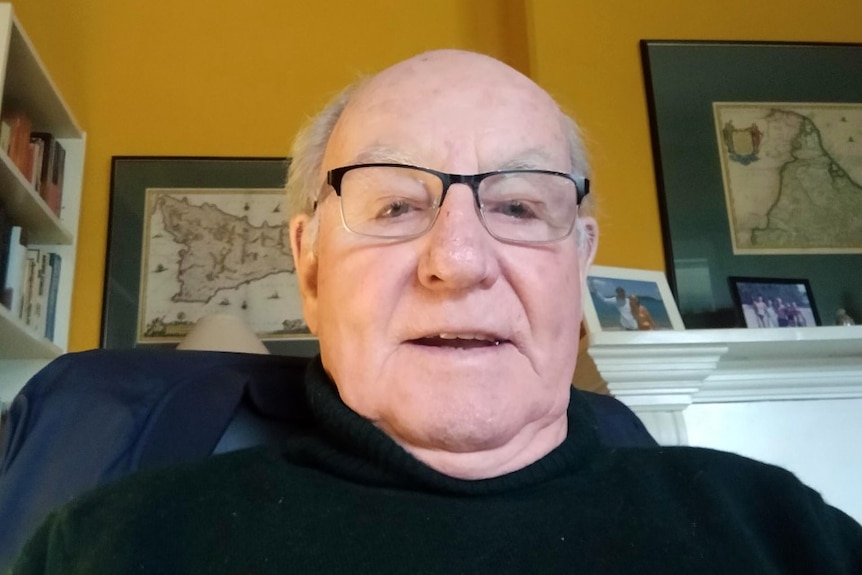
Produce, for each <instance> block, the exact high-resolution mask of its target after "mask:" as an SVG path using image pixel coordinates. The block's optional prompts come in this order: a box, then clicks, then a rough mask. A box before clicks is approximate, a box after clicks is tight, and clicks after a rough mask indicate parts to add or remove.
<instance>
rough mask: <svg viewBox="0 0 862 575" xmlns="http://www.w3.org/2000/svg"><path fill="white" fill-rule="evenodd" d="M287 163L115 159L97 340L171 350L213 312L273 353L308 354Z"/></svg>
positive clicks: (270, 160)
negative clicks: (234, 319)
mask: <svg viewBox="0 0 862 575" xmlns="http://www.w3.org/2000/svg"><path fill="white" fill-rule="evenodd" d="M288 165H289V161H288V160H287V159H286V158H198V157H192V158H189V157H160V158H154V157H114V158H113V163H112V170H111V208H110V227H109V243H108V260H107V265H106V277H105V298H104V309H103V318H102V347H106V348H125V347H140V346H171V347H173V346H176V345H177V343H178V342H179V341H181V340H182V338H183V337H184V336H185V335H186V334H187V333H188V332H189V331H190V330H191V328H192V327H193V326H194V325H195V322H196V321H197V320H198V319H200V318H202V317H204V316H207V315H211V314H216V313H218V314H228V315H235V316H238V317H241V318H242V319H243V320H244V321H245V323H246V324H247V325H249V326H250V327H251V328H252V330H253V331H254V332H255V333H256V334H257V335H258V337H260V338H261V339H262V340H263V341H264V344H265V345H266V346H267V347H268V348H269V349H270V351H273V352H276V353H286V354H295V355H308V354H309V353H314V352H315V351H316V341H314V340H313V338H312V336H311V335H310V334H309V332H308V329H307V327H306V326H305V323H304V321H303V319H302V310H301V305H300V302H299V297H298V292H297V286H296V278H295V273H294V267H293V258H292V255H291V253H290V241H289V238H288V235H287V222H286V218H285V214H284V211H283V209H282V206H283V201H284V182H285V178H286V175H287V169H288ZM303 340H307V341H303Z"/></svg>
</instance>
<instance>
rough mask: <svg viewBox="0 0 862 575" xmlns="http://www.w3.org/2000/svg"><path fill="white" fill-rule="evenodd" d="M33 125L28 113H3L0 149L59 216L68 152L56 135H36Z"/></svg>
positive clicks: (15, 111)
mask: <svg viewBox="0 0 862 575" xmlns="http://www.w3.org/2000/svg"><path fill="white" fill-rule="evenodd" d="M32 126H33V124H32V122H31V121H30V118H29V116H28V115H27V114H26V113H25V112H23V111H21V110H15V109H5V108H4V110H3V112H2V114H0V150H3V152H4V153H5V154H6V155H7V156H9V159H10V160H11V161H12V163H13V164H14V165H15V166H16V167H17V168H18V170H20V171H21V174H22V175H23V176H24V178H25V179H26V180H27V181H28V182H29V183H30V185H31V186H33V189H35V190H36V192H37V193H38V194H39V196H41V197H42V199H43V200H45V203H46V204H48V207H49V208H51V210H52V211H53V212H54V213H55V214H57V215H58V216H59V215H60V207H61V204H62V199H63V175H64V168H65V165H66V150H65V149H64V148H63V146H62V145H61V144H60V142H58V141H57V139H56V138H55V137H54V136H53V135H52V134H50V133H48V132H34V131H32Z"/></svg>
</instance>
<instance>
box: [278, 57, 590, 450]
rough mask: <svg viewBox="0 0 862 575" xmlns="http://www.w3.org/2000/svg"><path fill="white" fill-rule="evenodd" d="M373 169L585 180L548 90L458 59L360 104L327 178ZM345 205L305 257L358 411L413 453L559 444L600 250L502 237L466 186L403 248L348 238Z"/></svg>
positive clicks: (324, 327)
mask: <svg viewBox="0 0 862 575" xmlns="http://www.w3.org/2000/svg"><path fill="white" fill-rule="evenodd" d="M423 58H424V59H423ZM372 161H396V162H400V163H410V164H414V165H417V166H423V167H428V168H433V169H437V170H441V171H445V172H452V173H459V174H472V173H479V172H486V171H491V170H498V169H502V168H506V167H534V168H543V169H549V170H557V171H561V172H569V171H571V165H570V161H569V157H568V148H567V143H566V138H565V135H564V132H563V127H562V123H561V116H560V112H559V111H558V109H557V107H556V105H555V104H554V103H553V102H552V101H551V99H550V98H549V97H548V96H547V95H546V94H545V93H544V92H543V91H541V90H540V89H539V88H538V87H536V86H535V85H534V84H532V83H531V82H529V81H528V80H526V79H525V78H523V77H521V76H520V75H517V74H516V73H515V72H513V71H512V70H510V69H508V68H506V67H504V66H502V65H501V64H499V63H498V62H495V61H492V60H489V59H485V58H483V57H479V56H476V55H469V54H463V53H451V52H445V53H433V54H430V55H427V56H425V57H419V58H416V59H413V60H410V61H407V62H405V63H402V64H400V65H398V66H396V67H393V68H390V69H389V70H388V71H386V72H383V73H382V74H380V75H378V76H377V77H376V78H374V79H373V80H372V81H371V82H370V84H367V85H366V86H364V87H363V88H362V89H361V90H360V92H358V93H357V94H356V95H355V96H354V98H353V99H352V100H351V102H350V104H349V105H348V107H347V109H346V110H345V112H344V114H343V115H342V117H341V119H340V120H339V122H338V124H337V126H336V128H335V131H334V133H333V135H332V137H331V139H330V142H329V145H328V147H327V150H326V155H325V158H324V165H323V169H324V171H325V170H329V169H332V168H336V167H339V166H345V165H349V164H355V163H363V162H372ZM339 201H340V200H339V199H338V197H337V196H336V195H335V194H333V193H329V194H328V195H326V196H325V198H324V199H323V201H322V203H321V204H320V207H319V208H318V210H319V218H320V222H319V235H318V240H317V244H316V257H315V256H314V255H313V254H312V253H311V249H312V248H311V246H307V245H302V244H301V243H300V244H298V245H297V244H296V242H295V245H294V248H295V250H294V251H295V252H296V251H300V252H301V254H300V255H298V256H297V258H298V265H297V270H298V273H300V274H301V278H300V280H301V281H300V284H301V286H302V290H303V300H304V306H305V313H306V320H307V321H308V324H309V326H311V328H312V330H313V331H314V332H315V333H316V334H317V335H318V336H319V339H320V348H321V355H322V359H323V364H324V367H325V368H326V370H327V372H328V373H329V374H330V376H331V377H332V379H333V380H334V381H335V382H336V385H337V387H338V390H339V393H340V394H341V396H342V399H343V400H344V402H345V403H346V404H347V405H348V406H350V407H351V408H352V409H353V410H354V411H356V412H358V413H360V414H362V415H363V416H365V417H367V418H369V419H371V420H372V421H374V422H375V424H376V425H378V426H379V427H380V428H381V429H383V430H384V431H385V432H386V433H388V434H389V435H390V436H392V437H393V438H394V439H395V440H396V441H398V442H399V443H401V444H402V445H404V446H405V447H406V448H407V449H408V450H411V451H413V452H414V453H428V452H439V451H442V452H449V453H472V452H479V451H488V450H500V449H505V448H506V446H518V445H520V449H522V450H525V451H528V450H529V449H531V445H530V443H531V442H532V441H533V439H534V438H535V436H537V435H541V433H542V430H543V429H546V428H552V427H554V426H556V428H557V435H558V436H559V427H560V426H562V436H559V437H558V438H557V443H559V440H561V438H562V437H564V436H565V412H566V408H567V405H568V397H569V385H570V381H571V377H572V373H573V371H574V367H575V361H576V357H577V350H578V337H579V327H580V321H581V282H582V274H583V272H584V268H585V266H586V264H587V261H588V260H589V259H590V258H591V251H590V248H586V249H584V250H583V251H581V250H579V248H578V244H577V241H576V239H575V234H573V235H572V236H570V237H568V238H565V239H563V240H561V241H557V242H554V243H549V244H542V245H516V244H507V243H503V242H500V241H498V240H496V239H494V238H493V237H491V235H490V234H489V233H488V232H487V231H486V230H485V229H484V228H483V227H482V224H481V222H480V220H479V218H478V216H477V214H476V210H475V207H474V200H473V196H472V194H471V191H470V189H469V188H468V187H467V186H465V185H454V186H453V187H452V188H451V189H450V190H449V193H448V195H447V196H446V200H445V202H444V203H443V206H442V208H441V211H440V214H439V217H438V219H437V221H436V222H435V224H434V226H433V227H432V228H431V230H430V231H428V233H427V234H425V235H424V236H421V237H419V238H415V239H411V240H404V241H392V240H381V239H375V238H368V237H363V236H359V235H356V234H353V233H351V232H349V231H348V230H346V229H345V228H344V227H343V225H342V223H341V216H340V212H339ZM301 220H302V218H300V221H301ZM588 223H589V225H590V226H591V227H592V225H593V222H592V221H591V220H590V221H589V222H588ZM297 230H298V226H297V222H296V221H295V222H294V223H293V226H292V233H293V234H294V235H295V234H296V232H297ZM299 246H301V247H299ZM554 446H555V445H552V446H550V447H549V448H547V449H545V451H546V452H547V451H549V450H550V449H552V448H553V447H554ZM512 451H513V452H515V451H517V449H514V450H512ZM420 459H422V457H421V456H420Z"/></svg>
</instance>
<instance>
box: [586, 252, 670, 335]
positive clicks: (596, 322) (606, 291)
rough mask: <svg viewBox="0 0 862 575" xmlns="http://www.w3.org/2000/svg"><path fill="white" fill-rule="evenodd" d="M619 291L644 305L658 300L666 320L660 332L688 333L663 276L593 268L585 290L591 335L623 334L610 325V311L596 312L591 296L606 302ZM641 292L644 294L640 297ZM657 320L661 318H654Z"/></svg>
mask: <svg viewBox="0 0 862 575" xmlns="http://www.w3.org/2000/svg"><path fill="white" fill-rule="evenodd" d="M616 287H623V288H624V289H625V288H626V287H628V288H629V289H627V290H626V292H627V294H634V295H638V296H639V297H640V299H641V301H642V303H645V302H646V301H649V300H650V299H653V298H654V299H655V300H656V302H657V303H658V304H660V305H661V307H662V308H663V313H664V316H666V318H665V317H664V316H662V317H660V318H659V319H661V320H662V321H661V322H660V325H657V329H674V330H682V329H685V325H684V324H683V322H682V317H681V316H680V314H679V310H678V308H677V306H676V302H675V301H674V299H673V294H672V293H671V291H670V286H669V284H668V281H667V277H666V276H665V274H664V272H661V271H654V270H642V269H634V268H619V267H610V266H592V267H591V268H590V271H589V273H588V274H587V285H586V286H585V289H584V290H583V307H584V322H585V323H586V327H587V331H588V332H589V333H599V332H603V331H624V329H623V328H622V327H621V326H615V325H611V324H610V323H609V317H608V313H603V312H606V311H607V310H605V309H601V310H600V309H597V306H596V303H595V301H594V299H593V295H592V292H595V291H597V292H598V294H599V295H600V296H602V297H604V298H608V297H610V296H611V295H613V294H614V291H615V289H616ZM639 292H641V293H639ZM653 315H654V316H657V315H660V314H655V313H654V314H653Z"/></svg>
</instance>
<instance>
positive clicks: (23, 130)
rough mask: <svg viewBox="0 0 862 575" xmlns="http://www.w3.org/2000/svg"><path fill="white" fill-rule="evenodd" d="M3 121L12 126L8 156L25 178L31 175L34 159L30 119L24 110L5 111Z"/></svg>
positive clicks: (0, 116)
mask: <svg viewBox="0 0 862 575" xmlns="http://www.w3.org/2000/svg"><path fill="white" fill-rule="evenodd" d="M0 118H2V121H4V122H7V123H8V124H9V126H10V134H9V149H8V150H7V152H6V153H7V155H8V156H9V159H10V160H12V163H13V164H15V166H17V167H18V170H20V172H21V174H22V175H24V176H25V177H26V176H27V174H29V173H30V169H31V165H32V162H33V157H32V155H31V151H30V128H31V126H32V123H31V121H30V117H29V116H28V115H27V114H26V113H25V112H24V111H22V110H16V109H9V110H3V113H2V115H0Z"/></svg>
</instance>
